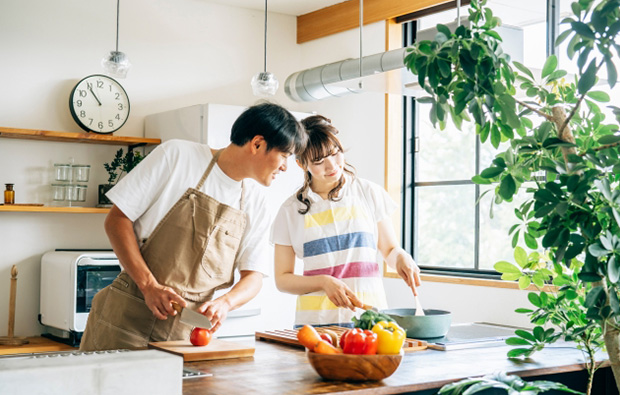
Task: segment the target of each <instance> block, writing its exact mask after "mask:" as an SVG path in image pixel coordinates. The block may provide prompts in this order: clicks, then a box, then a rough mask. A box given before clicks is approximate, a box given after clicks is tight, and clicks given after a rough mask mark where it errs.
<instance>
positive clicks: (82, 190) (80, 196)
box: [77, 184, 88, 202]
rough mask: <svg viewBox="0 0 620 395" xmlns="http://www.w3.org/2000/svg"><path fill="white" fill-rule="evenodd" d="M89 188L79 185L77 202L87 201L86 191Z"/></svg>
mask: <svg viewBox="0 0 620 395" xmlns="http://www.w3.org/2000/svg"><path fill="white" fill-rule="evenodd" d="M87 188H88V186H86V185H81V184H80V185H77V201H78V202H84V201H86V190H87Z"/></svg>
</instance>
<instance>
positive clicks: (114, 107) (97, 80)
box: [69, 74, 129, 134]
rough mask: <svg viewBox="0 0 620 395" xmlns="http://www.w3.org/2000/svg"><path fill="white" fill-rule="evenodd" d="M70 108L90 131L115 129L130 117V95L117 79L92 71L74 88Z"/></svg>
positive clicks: (75, 116) (108, 131)
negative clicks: (91, 73) (92, 73)
mask: <svg viewBox="0 0 620 395" xmlns="http://www.w3.org/2000/svg"><path fill="white" fill-rule="evenodd" d="M69 109H70V110H71V116H72V117H73V119H74V120H75V122H77V124H78V125H79V126H80V127H81V128H82V129H84V130H86V131H87V132H95V133H104V134H105V133H113V132H115V131H117V130H118V129H119V128H120V127H121V126H123V125H124V124H125V122H126V121H127V118H128V117H129V98H128V97H127V92H125V89H123V87H122V86H121V84H119V83H118V82H116V81H115V80H114V79H112V78H110V77H108V76H106V75H100V74H95V75H89V76H88V77H85V78H84V79H82V80H81V81H80V82H78V83H77V85H76V86H75V88H73V90H72V91H71V96H70V97H69Z"/></svg>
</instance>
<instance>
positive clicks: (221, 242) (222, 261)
mask: <svg viewBox="0 0 620 395" xmlns="http://www.w3.org/2000/svg"><path fill="white" fill-rule="evenodd" d="M240 243H241V240H240V239H239V238H238V237H236V236H235V235H234V233H233V232H232V231H231V230H229V229H226V228H225V227H224V226H222V225H217V226H215V227H214V228H213V231H212V232H211V234H210V235H209V238H208V239H207V246H206V248H205V253H204V255H203V256H202V267H203V269H204V270H205V272H206V273H207V275H208V276H209V277H211V278H217V279H224V280H226V281H228V280H229V279H231V278H232V275H233V268H234V265H235V256H236V253H237V250H238V249H239V244H240Z"/></svg>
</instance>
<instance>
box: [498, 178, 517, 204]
mask: <svg viewBox="0 0 620 395" xmlns="http://www.w3.org/2000/svg"><path fill="white" fill-rule="evenodd" d="M516 191H517V185H516V183H515V180H514V178H513V177H512V175H511V174H507V175H506V176H505V177H504V178H502V181H501V182H500V184H499V195H500V196H501V197H502V198H504V199H505V200H509V199H511V198H512V196H513V195H514V194H515V192H516Z"/></svg>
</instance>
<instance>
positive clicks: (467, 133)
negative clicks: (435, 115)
mask: <svg viewBox="0 0 620 395" xmlns="http://www.w3.org/2000/svg"><path fill="white" fill-rule="evenodd" d="M487 4H488V6H490V7H491V9H492V10H493V12H494V15H495V16H497V17H499V18H500V19H501V20H502V27H501V29H499V33H500V35H501V36H502V38H503V39H504V41H503V43H504V45H503V49H504V51H505V52H507V53H509V54H510V55H511V58H512V59H513V60H517V61H519V62H521V63H523V64H525V65H526V66H528V67H530V68H534V69H537V70H538V71H536V70H535V71H534V74H535V75H536V74H537V73H538V75H539V74H540V70H541V69H542V65H543V64H544V62H545V59H546V40H545V39H541V38H544V37H545V35H546V32H547V29H546V20H547V17H546V11H547V4H546V2H545V1H542V0H523V1H520V2H514V1H508V0H491V1H489V2H488V3H487ZM467 8H468V7H463V8H462V10H461V12H460V15H461V20H463V19H466V18H467V16H468V15H469V13H468V10H467ZM455 20H456V10H449V11H444V12H441V13H438V14H435V15H431V16H427V17H424V18H421V19H420V20H418V21H417V25H418V31H420V30H425V29H429V28H432V27H434V26H435V25H436V24H437V23H442V24H449V23H451V22H453V21H455ZM452 28H454V27H452ZM415 106H416V107H415V111H412V113H414V114H415V116H416V119H415V121H414V122H413V125H414V131H413V134H414V136H415V137H416V150H415V152H413V153H411V154H410V155H412V160H406V161H405V162H406V163H409V164H411V163H412V164H413V171H411V169H405V174H407V175H409V174H411V175H412V177H413V180H412V182H406V183H405V184H409V185H407V188H409V189H410V188H411V185H413V196H414V198H413V199H412V201H413V204H412V206H413V207H408V206H407V205H406V207H405V219H404V221H403V222H404V223H405V224H409V226H410V228H409V229H405V239H409V238H410V237H411V238H412V239H413V243H412V250H413V251H412V252H413V255H414V258H415V259H416V262H417V263H418V264H419V265H420V266H422V267H428V268H433V267H441V268H454V269H455V270H458V269H469V270H471V269H474V270H492V268H493V265H494V264H495V263H496V262H497V261H499V260H509V261H512V260H513V257H512V254H513V252H512V251H513V250H512V246H511V240H512V235H509V234H508V231H509V229H510V227H511V226H512V225H514V224H516V223H517V219H516V218H515V216H514V208H515V207H519V206H520V205H521V203H522V202H523V199H524V197H523V196H517V197H515V199H514V201H513V202H510V203H502V204H501V205H494V207H493V218H491V217H490V216H489V210H490V207H491V202H492V199H493V194H492V193H488V194H486V195H485V196H483V198H482V199H480V202H479V205H478V206H477V205H476V201H477V200H478V199H479V198H480V196H481V194H482V193H484V191H485V190H487V189H489V188H495V187H496V186H495V185H491V186H478V185H475V184H473V183H472V182H471V178H472V177H473V176H474V175H476V174H477V172H479V171H481V170H482V169H485V168H487V167H488V166H489V165H490V164H491V162H492V160H493V159H494V158H495V156H496V155H497V153H498V152H501V151H504V150H505V149H506V147H505V144H502V145H500V147H499V149H495V148H493V147H492V146H491V145H490V143H489V142H488V141H487V142H486V143H484V144H480V142H479V140H478V138H477V136H476V134H475V128H474V125H473V124H469V125H467V124H464V125H463V127H462V130H460V131H459V130H457V129H456V127H454V125H453V124H452V123H451V121H448V123H447V127H446V128H445V130H443V131H441V130H439V129H436V128H434V127H433V126H432V124H431V123H430V121H429V116H428V114H429V109H430V105H428V104H419V103H418V104H415ZM404 193H405V196H411V192H407V191H405V192H404ZM522 193H524V192H522ZM410 201H411V200H409V199H406V200H405V202H407V203H409V202H410ZM411 235H412V236H411ZM520 245H523V242H522V238H521V239H520Z"/></svg>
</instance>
